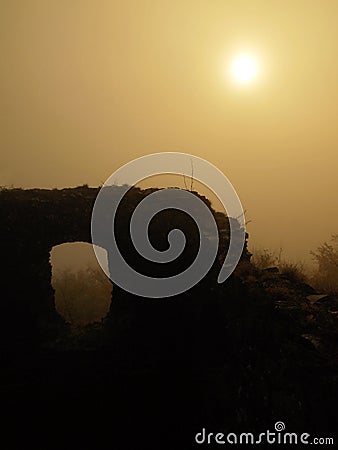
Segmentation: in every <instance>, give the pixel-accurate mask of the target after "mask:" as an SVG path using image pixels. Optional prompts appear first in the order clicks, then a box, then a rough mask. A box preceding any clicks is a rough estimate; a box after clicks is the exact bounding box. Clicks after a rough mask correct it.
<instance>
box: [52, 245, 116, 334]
mask: <svg viewBox="0 0 338 450" xmlns="http://www.w3.org/2000/svg"><path fill="white" fill-rule="evenodd" d="M93 247H94V246H93V245H92V244H89V243H86V242H72V243H63V244H60V245H56V246H54V247H53V248H52V251H51V254H50V262H51V265H52V287H53V289H54V290H55V307H56V310H57V312H58V313H59V314H60V315H61V316H62V318H63V319H64V320H65V321H66V322H67V323H69V324H70V325H71V326H72V327H74V328H77V327H83V326H85V325H88V324H93V323H95V322H101V321H102V320H103V319H104V318H105V317H106V316H107V314H108V311H109V308H110V303H111V297H112V283H111V282H110V280H109V278H107V276H106V275H105V273H104V272H103V271H102V269H101V267H100V265H99V263H98V262H97V259H96V257H95V253H94V248H93ZM100 251H104V252H105V254H106V251H105V250H104V249H101V248H100Z"/></svg>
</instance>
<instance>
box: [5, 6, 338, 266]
mask: <svg viewBox="0 0 338 450" xmlns="http://www.w3.org/2000/svg"><path fill="white" fill-rule="evenodd" d="M337 23H338V2H336V1H333V0H323V1H311V0H304V1H301V0H291V1H288V0H287V1H272V0H269V1H255V0H250V1H240V0H234V1H230V0H229V1H226V0H222V1H217V0H208V1H197V0H194V1H185V0H180V1H176V0H171V1H168V0H167V1H159V0H157V1H145V0H134V1H126V0H123V1H114V0H109V1H102V0H95V1H94V0H92V1H78V0H73V1H71V0H67V1H66V0H58V1H48V0H43V1H42V0H21V1H17V0H2V1H1V11H0V34H1V40H0V50H1V71H0V77H1V83H0V89H1V119H2V120H1V162H0V184H1V185H11V184H13V185H15V186H21V187H65V186H76V185H78V184H84V183H88V184H89V185H93V186H95V185H98V184H100V183H102V182H103V181H104V180H105V179H106V178H107V177H108V176H109V175H110V174H111V173H112V172H114V171H115V170H116V169H117V168H118V167H119V166H121V165H122V164H124V163H126V162H128V161H129V160H131V159H133V158H135V157H138V156H141V155H145V154H148V153H153V152H160V151H180V152H186V153H193V154H195V155H197V156H201V157H203V158H205V159H208V160H209V161H210V162H212V163H213V164H215V165H216V166H218V167H219V168H220V169H221V170H222V171H223V172H224V173H225V174H226V175H227V177H228V178H229V179H230V180H231V182H232V183H233V185H234V186H235V188H236V189H237V192H238V194H239V196H240V198H241V200H242V203H243V206H244V208H245V209H246V210H247V218H248V219H251V220H252V222H251V223H250V224H249V226H248V230H249V232H250V235H251V245H257V246H258V245H261V246H264V247H271V248H279V247H280V246H282V247H283V248H284V249H285V251H286V253H287V255H290V256H291V257H299V258H303V259H305V258H308V252H309V250H310V249H313V248H315V247H316V246H317V245H318V244H319V243H321V242H322V241H323V240H329V238H330V235H331V233H334V232H337V231H338V215H337V187H338V186H337V185H338V182H337V162H338V152H337V148H338V145H337V144H338V82H337V80H338V27H337ZM243 50H245V51H250V52H252V53H253V54H255V55H256V56H257V58H258V60H260V61H261V74H260V77H258V79H257V80H256V82H255V83H253V84H252V85H250V86H246V87H239V86H237V85H235V84H234V83H233V82H232V80H230V79H229V77H228V73H227V70H228V69H227V68H228V65H229V62H230V60H231V58H232V56H233V55H235V54H236V53H237V52H240V51H243Z"/></svg>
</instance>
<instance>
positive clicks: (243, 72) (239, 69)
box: [230, 53, 259, 85]
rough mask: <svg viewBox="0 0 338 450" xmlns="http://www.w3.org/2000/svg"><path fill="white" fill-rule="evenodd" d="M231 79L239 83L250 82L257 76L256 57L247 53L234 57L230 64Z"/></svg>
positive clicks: (257, 65)
mask: <svg viewBox="0 0 338 450" xmlns="http://www.w3.org/2000/svg"><path fill="white" fill-rule="evenodd" d="M230 71H231V76H232V79H233V80H234V81H235V82H236V83H238V84H241V85H246V84H250V83H252V82H253V81H255V79H256V78H257V75H258V72H259V64H258V61H257V58H255V57H254V56H253V55H249V54H245V53H242V54H239V55H237V56H235V57H234V59H233V60H232V62H231V66H230Z"/></svg>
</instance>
